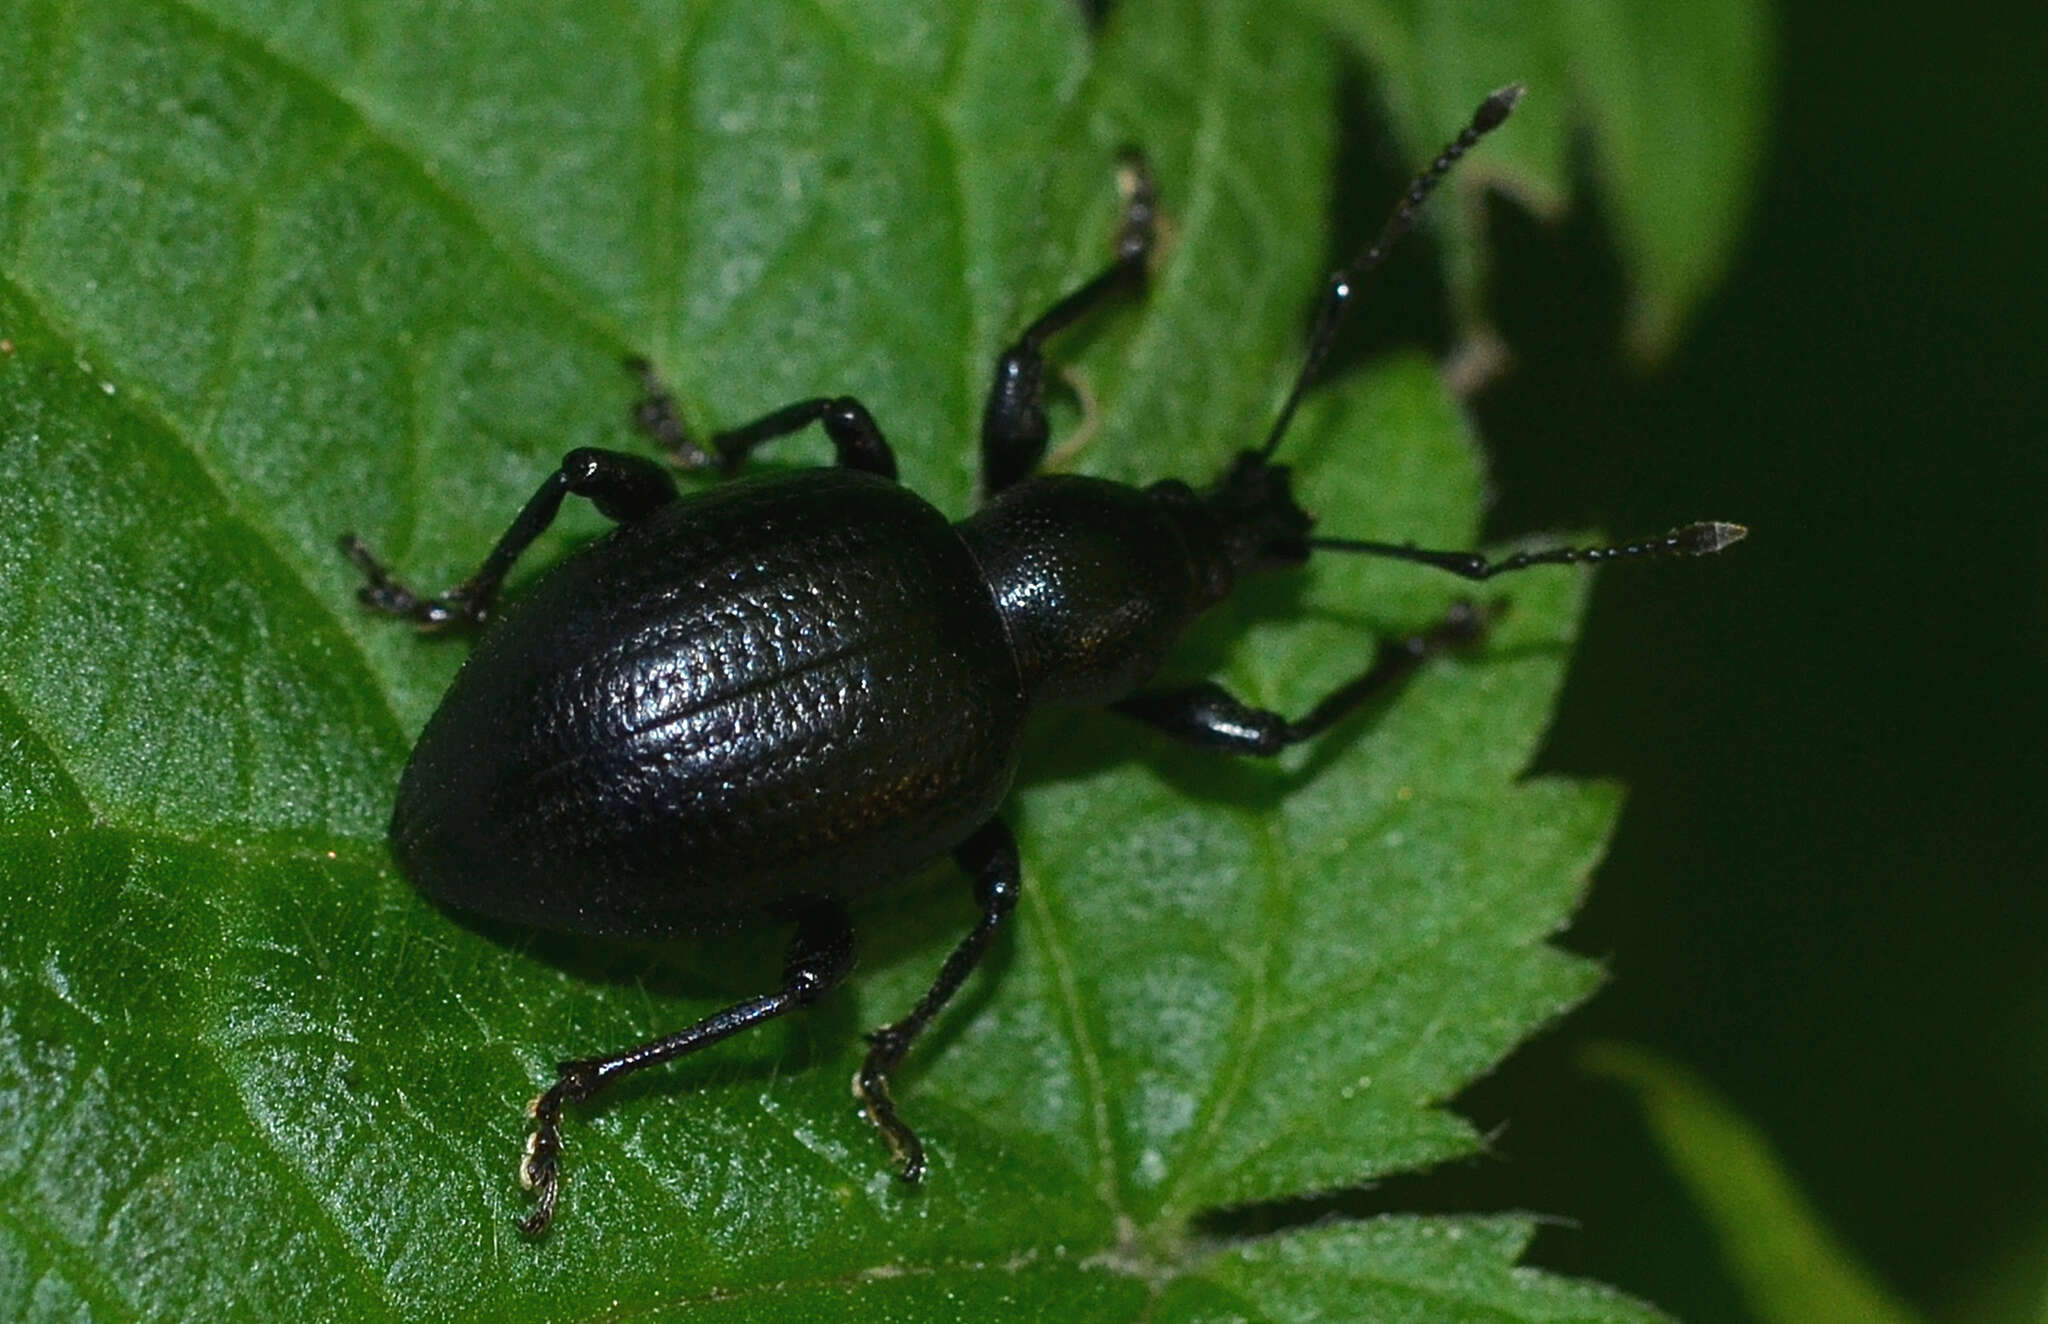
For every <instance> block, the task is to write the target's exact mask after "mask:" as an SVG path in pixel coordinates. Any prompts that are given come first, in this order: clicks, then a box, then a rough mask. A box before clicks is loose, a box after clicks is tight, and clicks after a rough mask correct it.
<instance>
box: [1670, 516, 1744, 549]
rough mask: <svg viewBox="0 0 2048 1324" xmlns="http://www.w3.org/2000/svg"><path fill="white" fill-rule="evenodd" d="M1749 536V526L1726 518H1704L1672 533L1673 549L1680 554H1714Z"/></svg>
mask: <svg viewBox="0 0 2048 1324" xmlns="http://www.w3.org/2000/svg"><path fill="white" fill-rule="evenodd" d="M1748 536H1749V526H1747V525H1745V524H1731V523H1729V522H1727V521H1726V520H1704V521H1702V522H1700V523H1698V524H1688V525H1686V526H1685V527H1684V528H1682V529H1673V530H1672V531H1671V533H1670V539H1671V550H1672V551H1674V552H1676V553H1677V554H1678V555H1680V556H1713V555H1715V554H1717V553H1720V552H1725V551H1727V550H1728V549H1729V548H1730V547H1733V546H1734V545H1735V544H1736V543H1739V542H1741V541H1742V540H1743V539H1744V538H1747V537H1748Z"/></svg>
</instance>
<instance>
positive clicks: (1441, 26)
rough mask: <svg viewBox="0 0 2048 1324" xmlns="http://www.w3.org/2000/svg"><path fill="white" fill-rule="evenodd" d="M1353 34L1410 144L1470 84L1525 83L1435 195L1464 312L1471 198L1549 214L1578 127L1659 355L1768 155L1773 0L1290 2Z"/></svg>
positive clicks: (1419, 146) (1642, 328) (1726, 252)
mask: <svg viewBox="0 0 2048 1324" xmlns="http://www.w3.org/2000/svg"><path fill="white" fill-rule="evenodd" d="M1296 2H1297V3H1299V4H1301V5H1302V6H1303V7H1304V8H1305V9H1307V10H1308V11H1310V12H1312V13H1314V14H1316V15H1318V16H1320V17H1321V18H1322V20H1323V21H1325V22H1327V23H1328V24H1329V25H1330V26H1331V28H1332V29H1333V30H1334V31H1335V32H1337V33H1339V34H1341V35H1342V36H1344V37H1345V38H1347V39H1348V40H1349V42H1350V44H1351V45H1352V46H1353V47H1354V48H1355V49H1356V51H1357V52H1358V54H1359V56H1360V57H1361V58H1362V59H1364V60H1365V62H1366V63H1367V65H1368V66H1369V67H1370V68H1371V70H1372V73H1373V75H1374V88H1375V90H1376V91H1377V93H1378V94H1379V99H1380V101H1381V102H1382V103H1383V104H1384V106H1385V108H1386V111H1387V115H1388V117H1389V119H1390V120H1391V121H1392V124H1393V127H1394V129H1395V131H1396V136H1397V138H1398V141H1399V142H1400V144H1401V145H1402V147H1403V148H1404V149H1405V150H1406V152H1407V154H1408V156H1409V157H1411V158H1426V156H1427V154H1428V153H1430V152H1433V151H1435V150H1436V148H1437V146H1438V144H1439V143H1440V142H1441V141H1442V139H1443V133H1444V126H1446V125H1452V124H1456V123H1458V120H1459V116H1460V115H1461V114H1463V113H1464V112H1465V111H1466V110H1468V109H1469V108H1470V104H1471V102H1472V101H1473V100H1474V98H1476V97H1478V96H1479V95H1481V94H1483V93H1484V92H1485V91H1486V90H1488V89H1490V88H1494V87H1499V86H1502V85H1504V84H1507V83H1513V82H1521V83H1525V84H1527V85H1528V87H1529V89H1530V93H1529V96H1528V97H1527V98H1526V99H1525V100H1524V102H1523V104H1522V106H1521V107H1520V108H1519V109H1518V110H1517V111H1516V113H1515V131H1514V132H1513V133H1512V134H1503V135H1500V137H1501V141H1500V142H1499V143H1498V144H1493V143H1489V144H1488V147H1487V150H1486V152H1485V153H1484V154H1483V162H1475V166H1474V168H1472V169H1468V170H1465V171H1463V172H1462V173H1461V175H1460V176H1459V177H1457V178H1455V179H1454V180H1453V181H1452V184H1451V187H1450V189H1449V190H1448V192H1449V193H1450V195H1451V198H1452V199H1455V201H1447V203H1446V204H1445V205H1443V206H1442V207H1441V208H1440V210H1439V220H1440V221H1441V223H1442V226H1443V230H1444V238H1445V252H1446V255H1447V265H1448V268H1449V272H1450V275H1451V279H1452V284H1453V288H1454V289H1455V290H1456V292H1457V294H1458V303H1459V307H1460V311H1461V312H1462V314H1463V315H1464V317H1465V318H1466V319H1467V320H1468V321H1477V320H1479V319H1480V318H1481V316H1482V313H1481V306H1482V302H1483V298H1484V292H1485V283H1486V270H1485V256H1484V253H1483V251H1482V227H1481V218H1480V215H1479V208H1478V203H1479V201H1480V199H1481V197H1482V195H1483V194H1484V193H1485V192H1486V191H1487V190H1488V189H1502V190H1505V191H1507V192H1510V193H1512V194H1513V195H1514V196H1515V197H1516V198H1517V199H1519V200H1520V201H1521V202H1522V204H1523V205H1524V206H1527V207H1529V208H1531V209H1532V210H1534V211H1536V212H1538V213H1541V214H1544V215H1556V214H1557V213H1558V212H1560V211H1562V210H1563V209H1564V207H1565V206H1566V204H1567V201H1568V199H1569V198H1570V197H1571V193H1572V175H1573V167H1574V164H1575V160H1574V158H1575V150H1574V148H1575V140H1576V139H1577V137H1578V135H1579V132H1580V130H1582V129H1583V131H1584V140H1585V143H1586V146H1587V147H1588V148H1589V149H1590V150H1589V153H1588V154H1589V156H1590V161H1589V165H1590V170H1591V173H1592V175H1593V177H1594V179H1595V181H1596V183H1597V186H1598V188H1599V191H1600V200H1601V203H1602V204H1603V207H1604V211H1605V213H1606V215H1607V217H1608V218H1609V219H1610V220H1611V222H1612V223H1613V225H1614V229H1615V237H1616V239H1617V241H1618V243H1619V247H1620V254H1621V259H1622V264H1623V267H1624V269H1625V271H1626V273H1627V276H1628V280H1629V284H1630V287H1631V307H1630V310H1629V327H1628V331H1629V339H1630V341H1631V343H1632V344H1633V346H1634V347H1635V349H1636V350H1637V351H1638V352H1639V353H1643V354H1648V355H1655V354H1658V353H1661V352H1662V351H1664V350H1667V349H1669V348H1670V347H1671V345H1672V343H1673V342H1674V341H1675V340H1676V339H1677V338H1678V335H1679V333H1680V331H1681V330H1682V329H1683V327H1684V324H1685V321H1686V318H1687V317H1688V315H1689V314H1690V313H1691V312H1692V309H1693V307H1694V306H1695V305H1696V304H1697V303H1698V302H1699V301H1700V299H1701V298H1702V297H1703V296H1704V295H1705V294H1706V293H1707V292H1708V291H1710V290H1711V289H1712V288H1713V287H1714V285H1715V284H1716V283H1717V282H1718V281H1719V280H1720V277H1721V273H1722V272H1723V271H1724V270H1726V268H1727V266H1728V262H1729V260H1730V258H1731V256H1732V255H1733V252H1734V248H1735V241H1736V239H1737V238H1738V237H1739V233H1740V230H1741V223H1742V220H1743V215H1744V213H1745V212H1746V211H1747V209H1748V206H1749V202H1750V198H1751V195H1752V194H1753V192H1754V191H1755V188H1756V185H1757V179H1758V175H1759V171H1760V167H1761V165H1762V157H1763V144H1764V141H1765V131H1764V130H1765V121H1766V119H1767V118H1768V113H1769V107H1770V100H1771V58H1770V57H1771V32H1770V27H1771V24H1770V11H1769V7H1768V3H1767V0H1694V2H1693V3H1687V4H1642V3H1638V2H1637V0H1521V2H1520V3H1515V4H1505V5H1503V4H1482V3H1475V0H1296Z"/></svg>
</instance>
